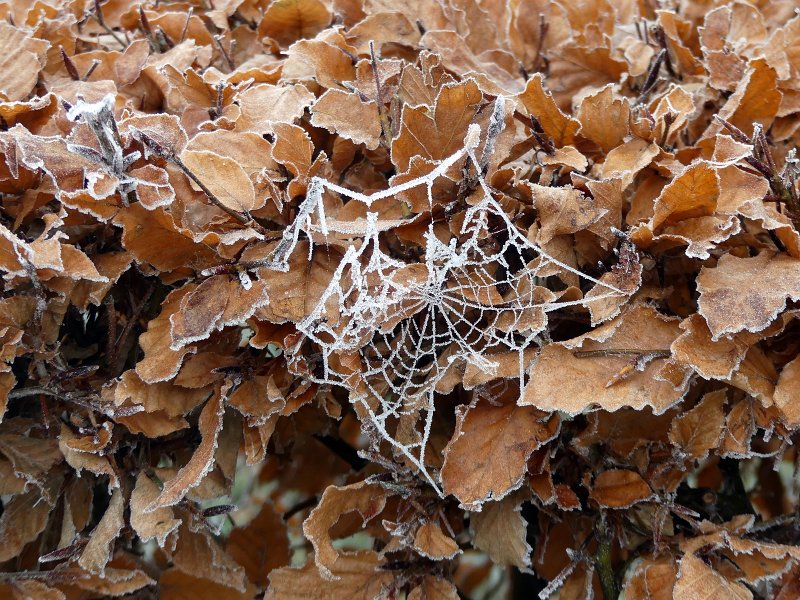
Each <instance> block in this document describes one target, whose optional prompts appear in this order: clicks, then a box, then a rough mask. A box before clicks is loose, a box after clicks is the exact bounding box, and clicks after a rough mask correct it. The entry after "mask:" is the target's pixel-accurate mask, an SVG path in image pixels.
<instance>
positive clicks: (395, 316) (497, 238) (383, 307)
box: [273, 106, 623, 494]
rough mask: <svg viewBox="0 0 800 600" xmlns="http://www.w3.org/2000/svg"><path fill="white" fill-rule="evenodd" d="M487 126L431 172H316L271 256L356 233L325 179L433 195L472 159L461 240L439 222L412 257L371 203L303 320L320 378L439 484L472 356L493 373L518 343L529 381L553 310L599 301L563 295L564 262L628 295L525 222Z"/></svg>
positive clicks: (370, 199) (279, 261) (496, 118)
mask: <svg viewBox="0 0 800 600" xmlns="http://www.w3.org/2000/svg"><path fill="white" fill-rule="evenodd" d="M501 107H502V106H501ZM502 117H503V115H502V110H501V111H500V112H499V114H498V111H497V110H496V111H495V115H493V118H492V122H490V126H489V131H488V133H487V140H488V141H487V143H486V146H485V147H484V152H483V155H486V152H487V148H488V147H489V146H490V145H491V144H492V142H493V135H494V136H496V135H497V132H499V129H500V128H501V127H502V125H498V124H502V121H503V118H502ZM493 126H494V128H495V133H494V134H492V127H493ZM479 137H480V129H479V127H478V126H477V125H472V126H471V127H470V129H469V133H468V135H467V136H466V140H465V144H464V147H463V148H462V149H461V150H459V151H458V152H456V153H455V154H453V155H452V156H450V157H449V158H447V159H446V160H444V161H442V162H441V164H440V165H439V166H438V167H437V168H436V169H435V170H434V171H432V172H431V173H430V174H428V175H427V176H425V177H420V178H418V179H414V180H412V181H409V182H406V183H404V184H402V185H400V186H395V187H392V188H389V189H387V190H385V191H381V192H378V193H375V194H371V195H364V194H360V193H358V192H353V191H350V190H347V189H346V188H342V187H340V186H338V185H335V184H333V183H330V182H328V181H326V180H324V179H319V178H315V179H314V180H313V182H312V185H311V186H310V189H309V193H308V196H307V198H306V200H305V201H304V204H303V206H301V209H300V211H299V215H298V219H297V220H296V221H295V223H294V224H293V225H292V226H291V227H289V228H288V229H287V230H286V232H285V234H284V240H283V242H282V243H281V244H280V245H279V247H278V248H277V249H276V252H275V253H274V255H273V260H274V261H275V262H274V263H273V264H274V267H273V268H288V263H287V262H286V261H287V260H288V256H289V255H290V254H291V252H292V250H293V249H294V245H295V243H296V242H297V239H298V236H299V233H300V231H301V230H305V231H307V232H312V231H314V232H317V233H322V234H323V235H327V234H329V233H330V231H337V228H338V231H339V232H342V233H352V231H347V229H348V228H347V227H342V225H341V223H338V222H337V223H336V224H334V223H333V222H331V223H328V222H326V218H325V214H324V211H323V210H322V193H323V191H324V190H325V189H327V190H330V191H332V192H334V193H338V194H340V195H342V196H345V197H348V198H352V199H355V200H359V201H361V202H364V203H365V204H366V205H367V206H370V205H371V204H372V203H374V202H375V201H376V200H378V199H381V198H386V197H391V196H394V195H396V194H398V193H400V192H402V191H405V190H409V189H412V188H415V187H419V186H425V187H426V188H427V193H428V198H429V200H430V201H431V203H432V202H433V200H432V189H433V186H434V182H435V180H436V179H437V178H438V177H441V176H443V175H444V174H445V172H447V170H448V169H450V168H451V167H452V166H453V165H456V164H457V163H458V161H459V160H461V159H463V158H465V157H466V160H468V161H471V163H472V165H473V166H474V167H475V171H476V172H477V175H476V177H477V182H478V185H479V186H480V187H479V189H480V192H481V193H482V197H481V198H480V200H479V201H478V202H477V203H475V204H474V205H473V206H471V207H469V208H468V209H467V210H466V211H465V214H464V220H463V224H462V225H461V228H460V229H461V230H460V235H459V236H458V239H456V238H455V237H454V238H453V239H451V240H450V241H449V242H448V243H444V242H442V241H441V240H440V239H439V238H438V237H437V236H436V235H435V233H434V229H433V225H431V226H430V227H429V229H428V231H427V233H426V234H425V238H424V240H425V247H424V262H423V261H422V260H421V261H419V262H417V263H407V262H404V261H402V260H399V259H397V258H394V257H393V256H391V255H390V254H388V253H387V251H386V250H385V249H384V245H382V244H381V229H382V227H381V226H380V222H379V221H378V216H377V214H376V213H368V216H367V220H366V227H363V226H362V227H360V231H359V233H358V236H357V237H358V238H359V241H360V243H357V244H354V245H352V246H350V247H349V248H348V250H347V251H346V253H345V255H344V257H343V258H342V260H341V262H340V263H339V265H338V268H337V269H336V271H335V272H334V273H333V276H332V277H331V281H330V284H329V285H328V287H327V289H326V290H325V292H324V293H323V294H322V297H321V298H320V299H319V302H318V304H317V305H316V307H315V309H314V310H313V311H312V312H311V313H310V314H309V315H308V316H307V317H306V318H305V319H303V320H302V321H301V322H300V323H299V324H298V329H299V330H300V331H301V332H303V333H304V334H305V335H306V336H307V337H308V339H310V340H311V341H312V342H314V343H315V344H316V345H317V346H318V347H319V351H320V354H321V367H320V368H319V369H315V370H314V373H315V375H314V377H316V379H317V381H319V382H321V383H326V384H334V385H340V386H344V387H346V388H347V389H349V391H350V398H351V401H352V402H354V403H358V404H360V405H361V406H362V407H363V409H364V410H365V411H366V413H367V414H368V416H369V420H370V425H371V426H372V427H374V429H375V430H376V431H377V433H378V435H379V437H380V438H382V439H383V440H386V441H388V442H389V443H390V444H391V445H392V446H393V447H394V448H395V449H396V450H397V451H399V452H400V453H401V454H403V455H404V456H405V457H406V458H407V459H408V460H409V461H410V462H411V463H412V464H413V465H414V466H415V467H416V468H418V469H419V471H420V472H421V474H422V475H423V476H424V477H425V478H426V479H427V480H428V481H429V482H430V484H431V485H432V486H433V487H434V488H435V489H436V491H437V492H438V493H439V494H441V489H440V486H439V484H438V482H437V480H436V478H435V477H434V475H433V474H432V473H431V472H430V469H429V468H428V466H427V465H426V460H425V452H426V444H427V441H428V438H429V436H430V433H431V427H432V423H433V415H434V410H435V405H434V396H435V394H436V392H437V391H442V390H443V389H445V390H446V389H449V388H452V386H453V383H452V381H453V377H454V376H460V375H461V374H463V370H464V369H465V368H467V367H468V366H469V367H471V368H472V369H473V370H475V369H477V370H478V371H482V372H486V373H489V374H493V373H494V372H495V370H496V369H497V366H498V365H497V362H496V361H495V360H493V359H494V358H497V357H500V356H503V357H504V359H506V360H507V358H508V357H509V356H513V355H514V354H516V355H517V356H516V364H517V369H518V371H517V373H516V376H518V377H519V383H520V389H522V386H523V385H524V380H525V371H526V364H525V363H526V360H525V354H526V351H529V352H530V350H529V349H531V348H533V347H535V346H536V345H538V343H539V341H540V338H539V335H540V334H541V332H542V331H543V330H544V328H545V327H546V313H548V312H551V311H553V310H557V309H559V308H563V307H566V306H572V305H579V304H584V303H586V302H588V301H590V300H588V299H585V298H584V299H582V300H567V301H559V300H558V296H559V294H558V292H554V291H552V290H550V289H548V288H547V287H546V286H545V284H546V282H547V276H548V275H550V274H552V273H553V272H554V271H555V270H558V271H568V272H571V273H573V274H576V275H578V276H579V277H580V278H582V279H583V280H586V281H589V282H592V283H594V284H595V285H597V286H601V288H605V289H606V290H607V293H603V294H597V295H593V296H592V298H591V301H596V300H599V299H602V298H608V297H610V296H614V295H620V294H623V292H621V291H620V290H618V289H616V288H615V287H613V286H611V285H608V284H606V283H603V282H601V281H599V280H597V279H594V278H592V277H589V276H588V275H585V274H583V273H581V272H580V271H578V270H576V269H574V268H572V267H570V266H568V265H566V264H563V263H562V262H560V261H558V260H556V259H555V258H553V257H552V256H550V255H548V254H547V253H546V252H544V251H543V250H542V249H541V248H540V247H539V246H538V245H536V244H535V243H532V242H531V241H530V240H528V239H527V238H526V237H525V235H523V233H522V232H520V231H519V229H518V228H517V227H516V226H515V225H514V224H513V223H512V222H511V220H510V219H509V217H508V215H507V214H506V213H505V211H504V210H503V208H502V207H501V206H500V204H499V203H498V202H497V201H496V200H495V199H494V198H493V197H492V194H491V190H490V189H489V188H488V186H487V185H486V183H485V181H484V180H483V178H482V177H481V172H482V169H481V161H479V160H478V159H477V157H476V154H475V150H476V148H477V146H478V140H479ZM488 149H489V150H490V148H488ZM314 214H316V215H317V219H316V220H317V222H316V223H312V215H314Z"/></svg>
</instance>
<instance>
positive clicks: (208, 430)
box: [144, 389, 224, 512]
mask: <svg viewBox="0 0 800 600" xmlns="http://www.w3.org/2000/svg"><path fill="white" fill-rule="evenodd" d="M223 399H224V392H223V390H220V389H217V390H216V391H215V393H214V396H212V397H211V398H210V399H209V400H208V401H207V402H206V404H205V406H204V407H203V410H202V411H201V412H200V419H199V421H198V428H199V429H200V434H201V435H202V436H203V439H202V441H201V442H200V445H199V446H198V447H197V449H196V450H195V452H194V454H192V457H191V458H190V459H189V462H188V463H186V465H184V466H183V467H181V469H180V470H179V471H178V473H177V474H176V475H175V477H173V478H172V479H170V480H169V481H165V482H164V487H163V488H162V489H161V492H160V493H159V495H158V497H157V498H156V499H155V500H153V501H152V502H150V504H148V505H147V506H146V507H145V508H144V510H145V512H152V511H156V510H158V509H160V508H164V507H167V506H173V505H175V504H177V503H178V502H180V501H181V499H183V497H184V496H185V495H186V493H187V492H188V491H189V490H190V489H191V488H193V487H196V486H198V485H200V482H201V481H202V479H203V477H205V475H206V474H207V473H208V472H209V471H210V470H211V468H212V467H213V466H214V451H215V450H216V449H217V438H218V436H219V433H220V429H221V428H222V415H223V413H224V405H223Z"/></svg>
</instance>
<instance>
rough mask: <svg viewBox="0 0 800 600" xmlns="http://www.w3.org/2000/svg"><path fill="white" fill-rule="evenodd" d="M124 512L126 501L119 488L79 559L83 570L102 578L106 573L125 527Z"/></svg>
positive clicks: (112, 496)
mask: <svg viewBox="0 0 800 600" xmlns="http://www.w3.org/2000/svg"><path fill="white" fill-rule="evenodd" d="M124 512H125V500H124V498H123V495H122V490H121V489H120V488H117V489H115V490H114V493H113V494H112V495H111V501H110V502H109V503H108V508H107V509H106V512H105V514H104V515H103V518H102V519H100V522H99V523H98V524H97V527H96V528H95V529H94V531H93V532H92V534H91V537H90V538H89V543H88V544H86V547H85V548H84V549H83V552H82V553H81V556H80V558H79V559H78V564H79V565H80V566H81V568H83V569H86V570H87V571H89V572H90V573H95V574H98V575H100V576H102V575H103V574H104V573H105V568H106V565H107V564H108V561H109V560H111V555H112V553H113V550H114V540H116V539H117V536H118V535H119V532H120V531H121V530H122V528H123V526H124V525H125V520H124V518H123V514H124Z"/></svg>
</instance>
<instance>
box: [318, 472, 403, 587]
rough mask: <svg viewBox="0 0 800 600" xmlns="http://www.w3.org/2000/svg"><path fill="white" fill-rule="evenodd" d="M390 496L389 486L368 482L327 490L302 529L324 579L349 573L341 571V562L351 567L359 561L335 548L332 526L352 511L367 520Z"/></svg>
mask: <svg viewBox="0 0 800 600" xmlns="http://www.w3.org/2000/svg"><path fill="white" fill-rule="evenodd" d="M387 497H388V493H387V492H386V490H384V489H381V488H380V487H378V486H376V485H370V484H368V483H365V482H360V483H355V484H352V485H349V486H344V487H336V486H329V487H328V488H327V489H326V490H325V493H324V494H323V495H322V498H320V501H319V504H317V506H316V507H315V508H314V510H313V511H311V514H310V515H309V516H308V518H307V519H306V520H305V521H304V522H303V533H304V535H305V536H306V538H308V539H309V541H310V542H311V543H312V544H313V546H314V562H315V563H316V565H317V567H318V568H319V572H320V574H321V575H322V577H323V578H324V579H326V580H330V581H336V580H338V579H341V578H342V577H344V576H346V575H347V573H344V574H343V573H339V572H338V567H339V565H340V564H341V565H343V566H345V567H346V568H347V569H348V570H349V569H350V568H351V567H353V566H355V565H357V561H355V559H354V558H352V559H351V558H350V557H348V555H347V553H341V552H338V551H337V550H336V549H335V548H334V546H333V543H332V542H333V540H331V538H330V533H329V531H330V529H331V527H333V526H334V525H335V524H336V523H337V521H338V520H339V518H340V517H341V516H342V515H344V514H346V513H348V512H351V511H357V512H358V513H359V514H360V515H361V518H362V519H363V521H364V522H365V523H366V522H367V521H369V520H370V519H372V518H374V517H375V516H377V515H378V514H379V513H380V512H381V511H382V510H383V508H384V506H385V505H386V500H387Z"/></svg>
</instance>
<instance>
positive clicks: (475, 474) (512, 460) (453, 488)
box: [442, 398, 559, 509]
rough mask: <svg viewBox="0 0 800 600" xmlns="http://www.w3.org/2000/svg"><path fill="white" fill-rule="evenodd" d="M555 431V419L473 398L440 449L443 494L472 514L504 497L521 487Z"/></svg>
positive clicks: (509, 403)
mask: <svg viewBox="0 0 800 600" xmlns="http://www.w3.org/2000/svg"><path fill="white" fill-rule="evenodd" d="M558 427H559V420H558V418H556V417H549V418H548V417H547V415H546V414H544V413H542V412H540V411H537V410H535V409H534V408H531V407H523V406H517V404H516V402H515V401H514V400H513V399H507V400H505V401H504V402H502V403H500V404H499V405H497V404H495V403H493V402H492V401H491V399H488V398H487V399H478V398H476V399H475V400H474V401H473V402H472V404H470V405H469V406H465V407H461V409H460V410H459V411H458V416H457V424H456V431H455V433H454V434H453V438H452V439H451V440H450V442H449V443H448V444H447V446H446V447H445V450H444V465H443V466H442V482H443V484H444V490H445V492H446V493H448V494H453V495H454V496H455V497H456V498H458V500H459V502H461V504H462V505H464V506H466V507H473V509H476V508H479V507H480V506H481V505H482V504H483V503H484V502H485V501H486V500H490V499H494V500H499V499H501V498H503V497H504V496H506V495H507V494H508V493H509V492H511V491H513V490H515V489H517V488H518V487H519V486H520V485H521V484H522V481H523V478H524V476H525V465H526V462H527V460H528V458H529V457H530V455H531V454H532V453H533V451H534V450H536V449H537V448H539V447H540V446H542V444H545V443H546V442H548V441H549V440H551V439H553V437H555V435H557V433H558ZM478 431H480V432H487V433H486V435H476V432H478Z"/></svg>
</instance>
